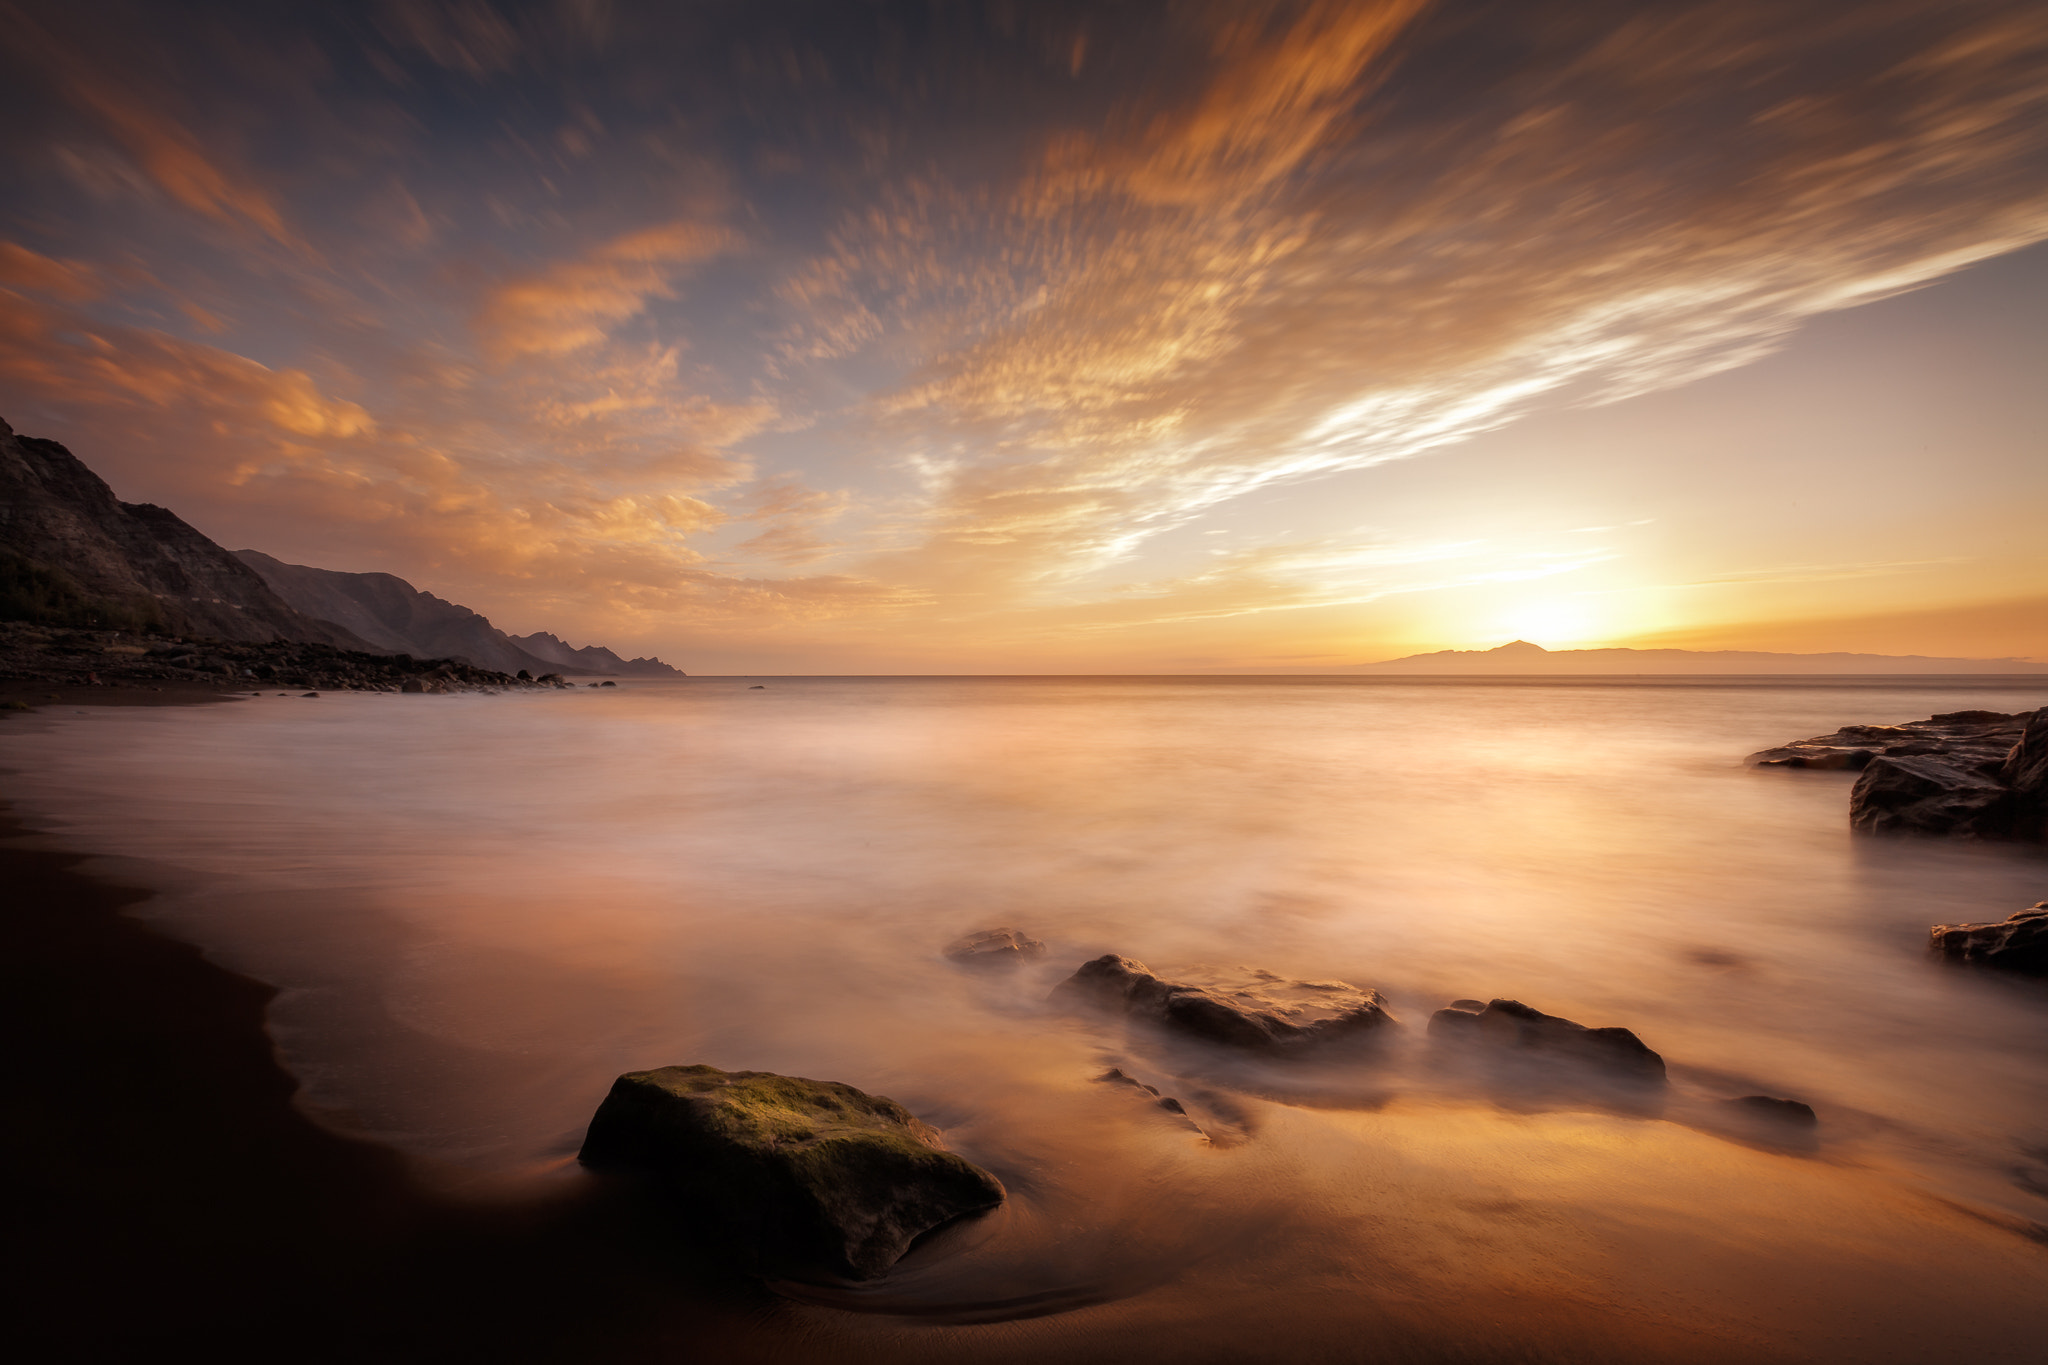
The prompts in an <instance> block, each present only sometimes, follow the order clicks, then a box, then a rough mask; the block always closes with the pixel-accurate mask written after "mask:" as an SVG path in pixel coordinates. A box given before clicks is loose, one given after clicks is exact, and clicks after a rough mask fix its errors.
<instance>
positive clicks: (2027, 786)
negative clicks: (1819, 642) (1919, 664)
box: [1745, 707, 2048, 843]
mask: <svg viewBox="0 0 2048 1365" xmlns="http://www.w3.org/2000/svg"><path fill="white" fill-rule="evenodd" d="M1745 761H1746V762H1748V763H1749V764H1751V765H1752V766H1755V767H1760V768H1822V769H1837V770H1842V769H1846V770H1850V771H1855V772H1859V773H1860V774H1861V776H1859V777H1858V778H1857V779H1856V786H1855V789H1854V790H1853V791H1851V792H1850V793H1849V824H1850V827H1851V828H1853V829H1856V830H1859V831H1861V832H1863V833H1866V834H1934V835H1945V836H1960V837H1966V838H1979V839H2011V840H2017V841H2021V842H2025V843H2048V707H2042V708H2041V709H2039V710H2036V711H2019V712H2015V713H2013V714H2010V715H2008V714H2006V713H2004V712H1999V711H1951V712H1948V713H1945V714H1942V715H1936V716H1930V717H1928V718H1927V719H1926V720H1920V721H1911V722H1908V723H1906V724H1904V725H1845V726H1843V727H1842V728H1841V729H1839V730H1837V731H1835V732H1834V733H1833V734H1828V735H1816V736H1814V737H1813V738H1811V739H1800V740H1793V741H1792V742H1790V743H1788V744H1783V745H1780V746H1779V747H1777V748H1775V749H1764V750H1762V751H1760V752H1758V753H1754V754H1751V755H1750V756H1749V757H1748V759H1747V760H1745Z"/></svg>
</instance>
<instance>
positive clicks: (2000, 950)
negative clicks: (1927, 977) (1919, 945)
mask: <svg viewBox="0 0 2048 1365" xmlns="http://www.w3.org/2000/svg"><path fill="white" fill-rule="evenodd" d="M1928 932H1929V934H1930V936H1931V938H1932V947H1933V949H1934V951H1935V952H1937V953H1939V954H1941V955H1942V956H1943V957H1946V958H1952V959H1954V960H1955V961H1957V962H1980V963H1983V964H1984V965H1985V966H1987V967H2004V968H2006V969H2008V970H2010V971H2016V972H2035V973H2048V901H2038V902H2036V903H2035V904H2034V905H2033V906H2032V907H2031V908H2030V909H2026V910H2019V911H2015V912H2014V913H2013V914H2011V915H2009V916H2007V917H2006V918H2005V919H2003V920H2001V921H1999V922H1997V923H1995V924H1937V925H1935V926H1934V927H1933V928H1932V929H1931V930H1929V931H1928Z"/></svg>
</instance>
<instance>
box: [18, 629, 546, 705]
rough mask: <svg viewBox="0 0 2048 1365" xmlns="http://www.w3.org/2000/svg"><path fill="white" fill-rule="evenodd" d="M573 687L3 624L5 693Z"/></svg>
mask: <svg viewBox="0 0 2048 1365" xmlns="http://www.w3.org/2000/svg"><path fill="white" fill-rule="evenodd" d="M575 685H576V684H574V683H572V682H570V681H569V680H567V679H566V678H564V677H563V676H562V675H561V674H559V673H546V674H543V675H541V676H540V677H538V678H535V677H528V676H525V674H524V671H523V670H522V673H521V674H520V675H517V676H515V675H512V674H507V673H498V672H494V671H492V670H490V669H488V668H478V667H476V666H475V665H474V664H471V663H469V662H468V661H467V660H464V659H415V658H413V657H411V656H410V655H406V654H396V655H389V654H370V653H365V652H363V651H361V650H351V649H341V648H338V647H336V646H334V645H328V644H321V643H318V642H314V641H304V640H296V641H294V640H274V641H271V642H270V643H268V644H252V643H248V642H240V641H231V640H220V639H214V638H209V637H204V636H180V635H157V634H145V633H141V632H136V631H117V630H80V629H67V628H63V627H49V626H33V625H27V624H24V623H21V622H14V621H10V622H0V688H4V690H5V691H7V692H9V693H11V694H14V695H15V696H17V697H21V696H23V695H28V696H33V694H34V691H35V689H37V688H39V687H60V688H65V689H71V688H80V687H86V688H108V689H121V688H127V689H142V690H153V691H172V690H176V691H187V690H193V689H200V690H213V691H227V692H246V691H249V690H251V689H252V688H266V687H279V688H291V689H296V690H301V691H304V690H312V691H321V692H416V693H449V692H496V691H505V690H513V689H530V688H566V687H574V686H575Z"/></svg>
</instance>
